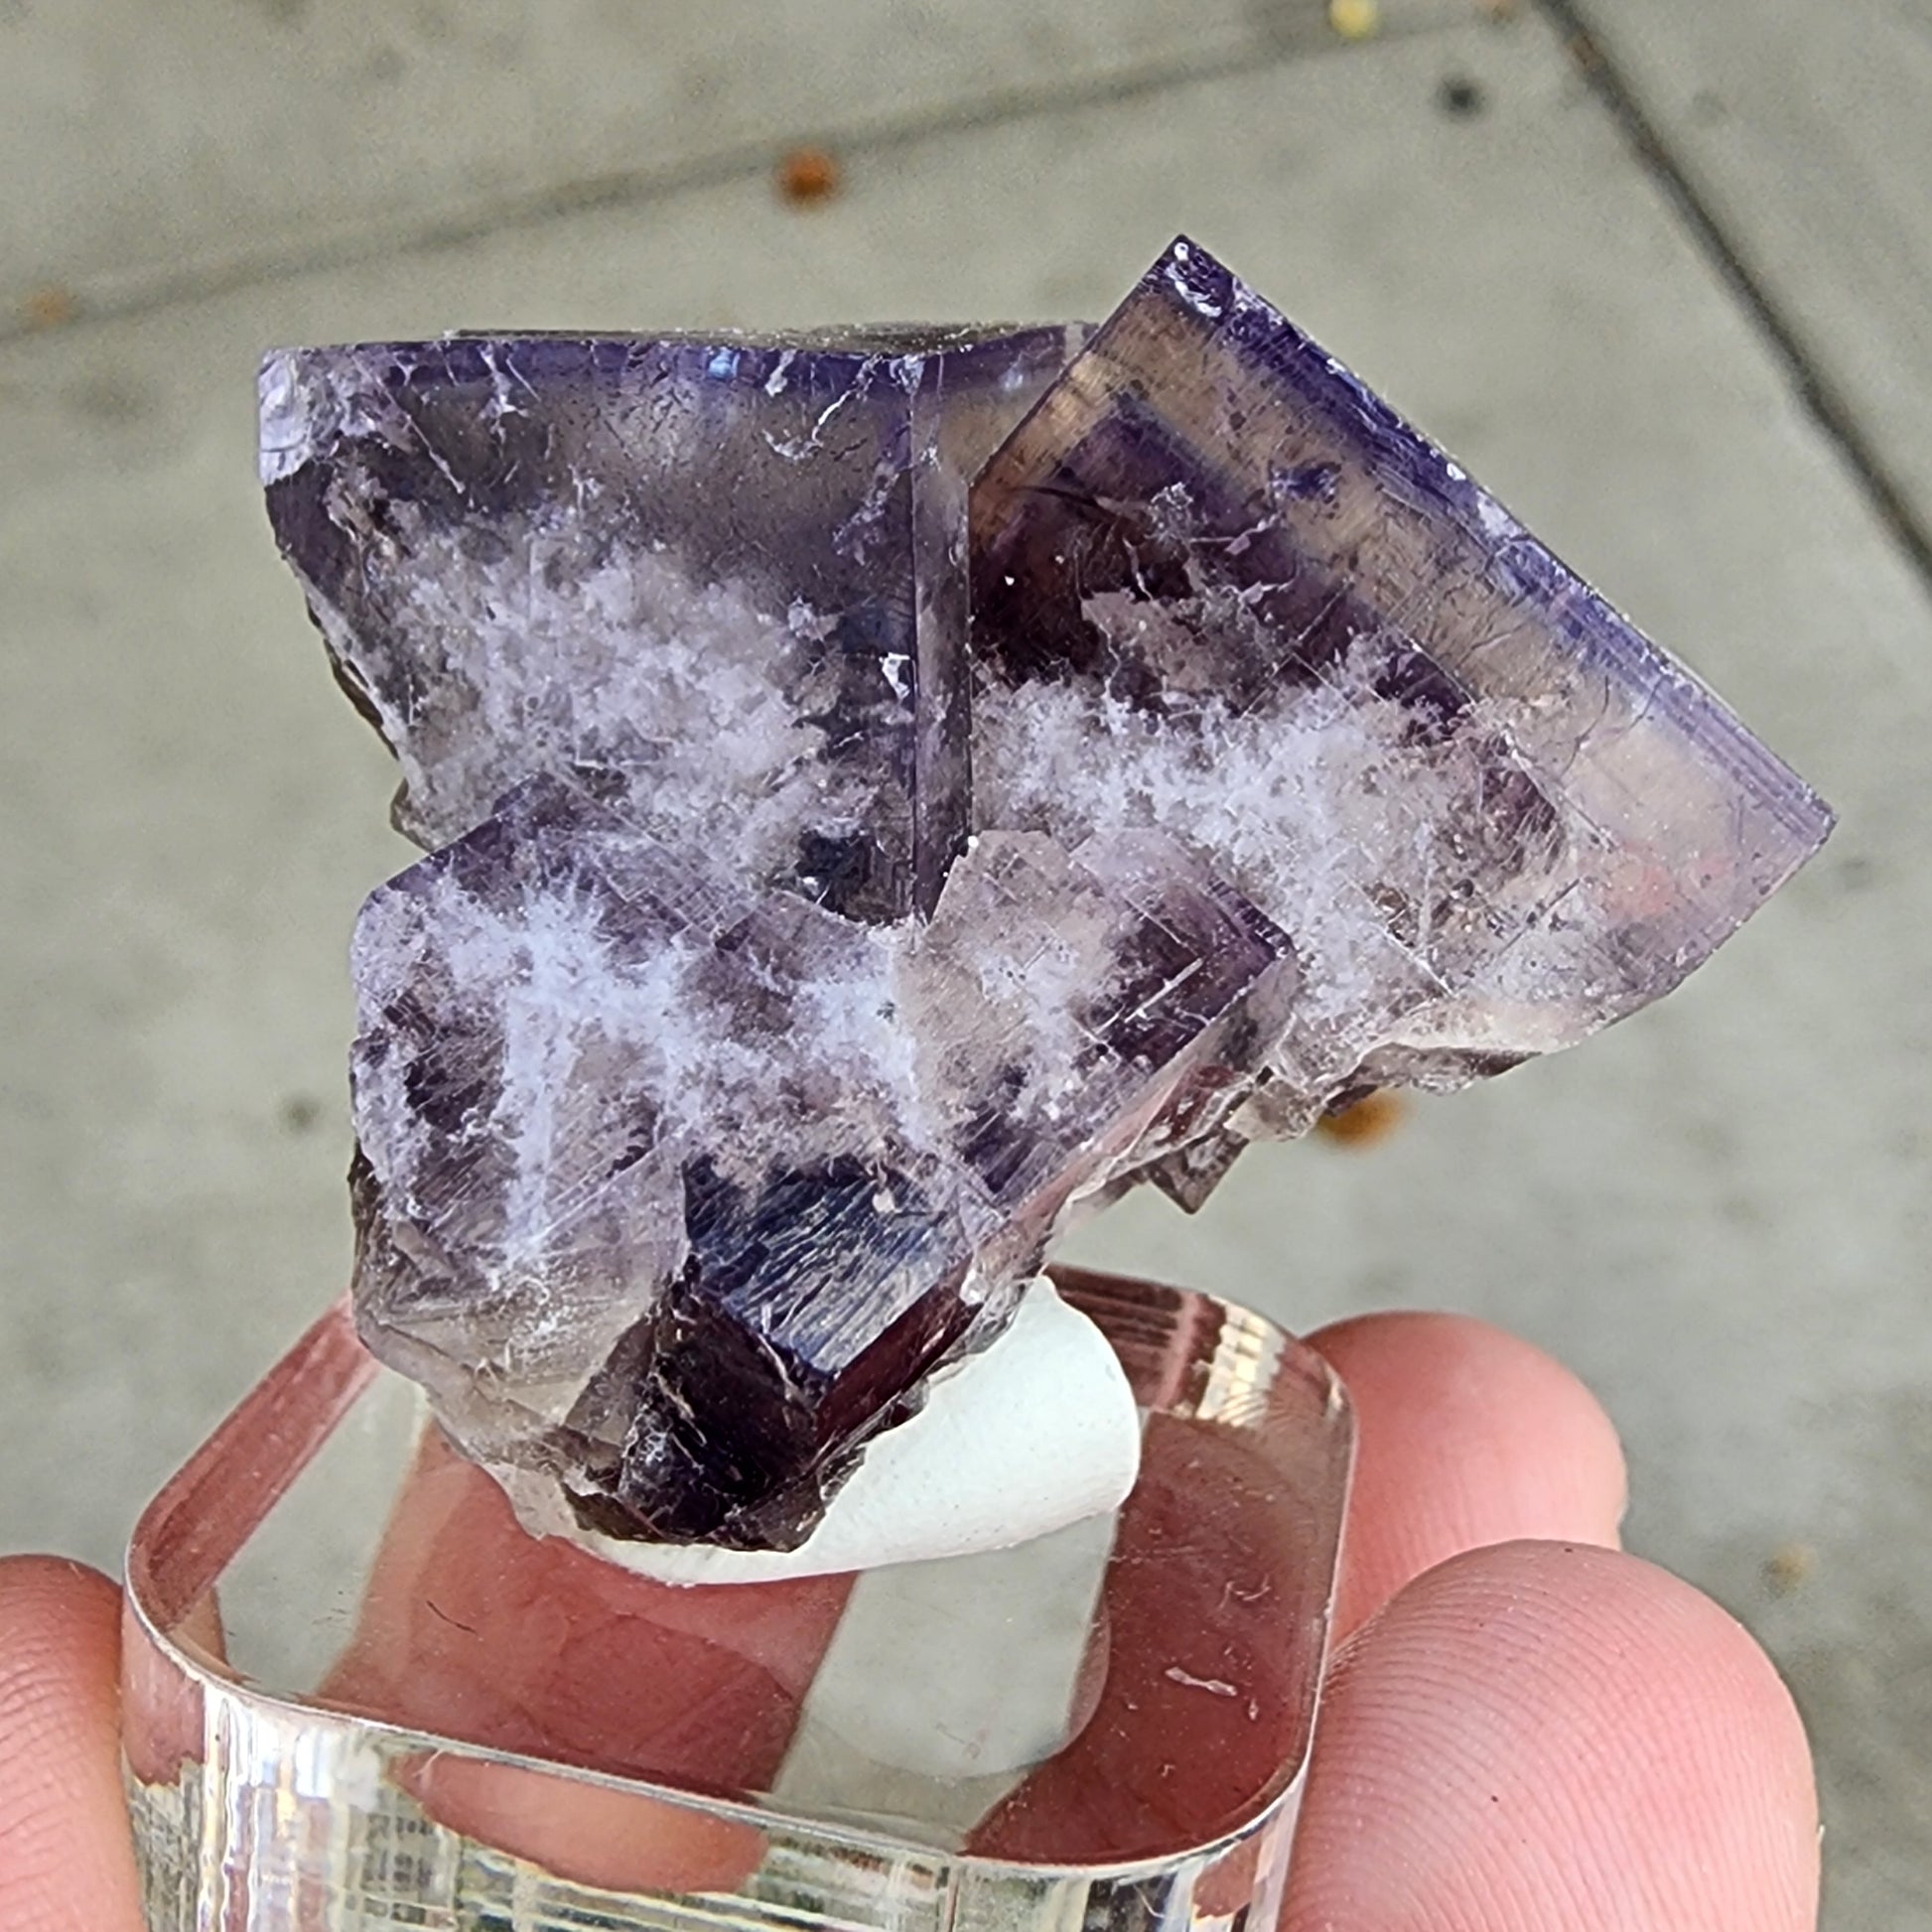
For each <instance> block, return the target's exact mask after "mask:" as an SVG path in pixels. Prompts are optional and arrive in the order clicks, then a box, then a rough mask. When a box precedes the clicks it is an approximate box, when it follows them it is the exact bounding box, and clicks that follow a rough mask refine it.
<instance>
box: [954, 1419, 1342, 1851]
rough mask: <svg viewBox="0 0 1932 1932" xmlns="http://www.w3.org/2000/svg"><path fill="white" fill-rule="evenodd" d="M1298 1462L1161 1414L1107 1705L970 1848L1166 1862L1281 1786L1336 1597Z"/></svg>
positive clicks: (1116, 1615)
mask: <svg viewBox="0 0 1932 1932" xmlns="http://www.w3.org/2000/svg"><path fill="white" fill-rule="evenodd" d="M1297 1473H1303V1472H1297V1471H1288V1472H1285V1471H1284V1470H1283V1468H1282V1467H1281V1465H1280V1463H1279V1462H1277V1461H1276V1460H1275V1459H1274V1458H1273V1456H1272V1455H1271V1453H1270V1449H1269V1446H1268V1445H1267V1443H1266V1442H1265V1440H1261V1439H1259V1438H1258V1437H1257V1436H1254V1435H1250V1434H1248V1433H1246V1432H1243V1431H1240V1430H1234V1429H1227V1428H1223V1427H1221V1426H1220V1425H1218V1424H1215V1423H1204V1422H1199V1421H1194V1420H1191V1419H1183V1418H1181V1417H1176V1416H1163V1415H1156V1416H1154V1417H1152V1418H1150V1420H1149V1423H1148V1428H1147V1435H1146V1438H1145V1442H1144V1445H1143V1449H1142V1456H1141V1473H1140V1479H1139V1480H1138V1481H1137V1482H1136V1484H1135V1486H1134V1492H1133V1494H1132V1495H1131V1496H1129V1497H1128V1499H1127V1501H1126V1503H1125V1504H1124V1505H1123V1507H1122V1510H1121V1515H1120V1523H1119V1527H1118V1529H1117V1531H1116V1534H1115V1538H1114V1548H1113V1556H1112V1560H1111V1562H1110V1563H1109V1564H1108V1567H1107V1576H1106V1582H1105V1584H1104V1586H1103V1588H1102V1593H1101V1610H1100V1619H1099V1624H1100V1630H1101V1633H1102V1635H1103V1638H1104V1642H1105V1645H1106V1651H1105V1656H1104V1660H1103V1661H1104V1671H1105V1676H1104V1681H1103V1682H1102V1683H1101V1684H1100V1686H1099V1695H1098V1701H1097V1703H1096V1704H1095V1706H1094V1708H1093V1710H1092V1714H1091V1716H1089V1717H1087V1719H1086V1722H1085V1724H1084V1725H1083V1727H1082V1728H1081V1729H1080V1731H1079V1734H1078V1735H1077V1736H1075V1737H1074V1738H1072V1739H1071V1741H1070V1742H1069V1743H1068V1744H1067V1745H1066V1746H1065V1748H1063V1749H1062V1750H1060V1751H1059V1752H1058V1753H1057V1754H1056V1755H1054V1756H1053V1757H1052V1758H1050V1759H1048V1760H1047V1761H1046V1762H1045V1763H1043V1764H1042V1765H1040V1767H1039V1768H1038V1769H1037V1770H1036V1771H1035V1772H1034V1774H1033V1775H1032V1776H1031V1777H1029V1778H1028V1779H1026V1781H1025V1782H1024V1783H1022V1784H1021V1785H1020V1786H1019V1787H1018V1788H1017V1789H1016V1790H1015V1791H1014V1792H1012V1793H1011V1794H1010V1795H1009V1796H1008V1797H1007V1798H1006V1799H1004V1800H1003V1801H1002V1802H1001V1803H1000V1804H999V1805H997V1806H996V1807H995V1808H994V1809H993V1811H992V1812H991V1813H990V1814H989V1815H988V1816H987V1817H986V1818H985V1819H984V1820H982V1821H981V1823H980V1824H979V1825H978V1826H977V1827H976V1828H975V1830H974V1832H973V1835H972V1837H971V1839H970V1841H969V1849H970V1850H971V1851H972V1852H973V1853H974V1854H976V1855H977V1856H980V1857H985V1858H997V1859H1005V1860H1029V1861H1033V1862H1035V1863H1042V1864H1054V1863H1078V1862H1080V1861H1082V1860H1085V1861H1091V1862H1094V1863H1100V1862H1103V1861H1104V1862H1107V1863H1134V1862H1136V1861H1139V1860H1145V1859H1155V1858H1162V1857H1169V1856H1172V1855H1173V1854H1174V1853H1176V1852H1179V1851H1182V1850H1185V1849H1187V1848H1191V1847H1194V1846H1199V1845H1203V1844H1206V1843H1209V1842H1211V1841H1212V1840H1214V1839H1216V1838H1220V1837H1223V1836H1225V1835H1228V1834H1230V1833H1232V1832H1234V1831H1235V1830H1237V1829H1238V1828H1239V1827H1240V1826H1242V1825H1244V1824H1246V1823H1247V1822H1248V1821H1249V1820H1250V1819H1252V1818H1253V1817H1254V1816H1255V1815H1256V1814H1257V1813H1258V1812H1259V1811H1261V1810H1262V1809H1264V1808H1265V1807H1266V1806H1267V1804H1268V1803H1269V1802H1270V1801H1271V1800H1272V1799H1273V1798H1275V1797H1276V1796H1278V1795H1279V1794H1280V1791H1281V1789H1282V1787H1283V1784H1284V1782H1285V1778H1286V1769H1287V1767H1290V1766H1292V1765H1294V1764H1295V1763H1296V1762H1298V1761H1299V1755H1300V1751H1301V1749H1302V1740H1303V1739H1304V1738H1305V1737H1306V1736H1307V1731H1308V1725H1309V1724H1310V1722H1311V1716H1312V1703H1313V1691H1314V1685H1315V1680H1316V1676H1317V1671H1318V1666H1319V1651H1318V1648H1316V1644H1315V1638H1314V1634H1313V1633H1315V1632H1318V1630H1319V1628H1320V1611H1321V1607H1322V1604H1323V1602H1324V1600H1325V1597H1326V1587H1325V1580H1324V1577H1323V1571H1322V1563H1321V1557H1320V1549H1321V1545H1322V1542H1323V1540H1324V1539H1323V1537H1322V1534H1321V1523H1320V1518H1319V1513H1318V1512H1316V1511H1310V1510H1306V1509H1300V1508H1295V1507H1292V1506H1287V1505H1286V1504H1285V1494H1286V1493H1287V1492H1288V1491H1289V1490H1290V1489H1291V1487H1292V1482H1293V1478H1294V1476H1295V1475H1296V1474H1297ZM1204 1496H1211V1497H1212V1498H1213V1503H1212V1506H1211V1507H1203V1504H1202V1498H1203V1497H1204Z"/></svg>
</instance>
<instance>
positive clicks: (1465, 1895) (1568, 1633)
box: [1284, 1543, 1818, 1932]
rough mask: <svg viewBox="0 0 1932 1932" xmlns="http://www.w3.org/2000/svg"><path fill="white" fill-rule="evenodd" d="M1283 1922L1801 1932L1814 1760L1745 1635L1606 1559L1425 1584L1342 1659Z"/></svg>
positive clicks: (1811, 1865) (1459, 1563)
mask: <svg viewBox="0 0 1932 1932" xmlns="http://www.w3.org/2000/svg"><path fill="white" fill-rule="evenodd" d="M1296 1864H1297V1870H1296V1878H1295V1884H1294V1889H1293V1897H1292V1903H1291V1907H1290V1910H1289V1912H1288V1914H1287V1916H1286V1918H1285V1920H1284V1927H1285V1932H1313V1928H1315V1927H1323V1926H1328V1925H1357V1924H1361V1925H1369V1924H1372V1925H1374V1926H1376V1927H1377V1928H1378V1932H1450V1928H1459V1927H1463V1926H1467V1925H1472V1924H1483V1925H1487V1924H1496V1925H1516V1924H1523V1925H1532V1924H1533V1925H1536V1926H1538V1927H1540V1928H1546V1929H1547V1932H1601V1928H1607V1927H1610V1926H1621V1925H1658V1926H1664V1925H1668V1926H1681V1927H1686V1928H1689V1927H1697V1928H1700V1932H1806V1929H1807V1928H1810V1927H1812V1926H1814V1925H1815V1922H1816V1913H1817V1899H1818V1818H1817V1800H1816V1793H1815V1786H1814V1781H1813V1774H1812V1769H1811V1759H1810V1752H1809V1749H1808V1747H1807V1745H1806V1741H1805V1735H1804V1728H1803V1725H1802V1724H1801V1722H1800V1720H1799V1718H1798V1714H1797V1710H1796V1707H1795V1706H1794V1705H1793V1703H1792V1700H1791V1697H1790V1694H1789V1692H1788V1691H1787V1690H1786V1689H1785V1687H1784V1685H1783V1684H1782V1682H1781V1681H1780V1680H1779V1678H1778V1676H1777V1673H1776V1671H1775V1670H1774V1669H1773V1667H1772V1665H1771V1663H1770V1660H1769V1659H1768V1658H1767V1657H1766V1656H1765V1654H1764V1653H1763V1651H1762V1650H1761V1649H1759V1648H1758V1646H1757V1644H1756V1643H1755V1642H1754V1641H1753V1640H1752V1639H1751V1637H1750V1635H1749V1634H1748V1632H1746V1631H1745V1630H1744V1629H1743V1628H1742V1626H1741V1625H1739V1624H1738V1623H1737V1622H1736V1621H1735V1620H1734V1619H1732V1618H1731V1617H1730V1616H1728V1615H1727V1614H1726V1613H1725V1611H1724V1610H1722V1609H1721V1608H1720V1607H1719V1606H1718V1605H1717V1604H1716V1603H1714V1602H1712V1601H1711V1600H1710V1599H1709V1598H1708V1597H1706V1596H1703V1595H1701V1594H1700V1593H1699V1592H1698V1591H1696V1590H1694V1589H1692V1588H1691V1587H1689V1586H1688V1585H1686V1584H1684V1583H1681V1582H1680V1581H1678V1580H1677V1579H1676V1578H1674V1577H1671V1576H1669V1575H1667V1574H1666V1573H1665V1572H1663V1571H1660V1570H1657V1569H1655V1568H1653V1567H1652V1566H1650V1565H1648V1564H1645V1563H1641V1562H1639V1561H1637V1560H1636V1559H1635V1558H1631V1557H1626V1556H1622V1555H1620V1554H1618V1553H1616V1552H1612V1551H1606V1550H1601V1549H1594V1548H1590V1547H1587V1546H1584V1545H1579V1544H1551V1543H1519V1544H1513V1545H1509V1546H1506V1547H1502V1548H1494V1549H1486V1550H1480V1551H1474V1552H1470V1553H1468V1554H1465V1555H1463V1556H1461V1557H1458V1558H1455V1559H1453V1560H1451V1561H1450V1562H1449V1563H1446V1564H1443V1565H1441V1566H1440V1567H1438V1568H1437V1569H1435V1570H1432V1571H1431V1572H1429V1573H1428V1574H1427V1575H1426V1576H1424V1577H1422V1578H1420V1579H1418V1580H1417V1581H1415V1582H1414V1583H1412V1584H1411V1585H1410V1586H1409V1587H1407V1588H1405V1589H1404V1590H1403V1591H1402V1592H1401V1593H1400V1594H1399V1595H1398V1596H1396V1597H1395V1598H1394V1599H1393V1601H1392V1602H1390V1603H1389V1604H1388V1605H1387V1607H1386V1608H1385V1609H1384V1610H1383V1611H1382V1612H1381V1613H1380V1614H1379V1615H1377V1616H1376V1617H1375V1618H1374V1620H1373V1621H1371V1622H1370V1623H1368V1624H1367V1625H1365V1626H1364V1627H1363V1629H1362V1630H1361V1631H1360V1632H1359V1633H1358V1634H1357V1635H1356V1637H1355V1638H1354V1639H1353V1640H1352V1641H1351V1642H1350V1643H1349V1644H1348V1645H1347V1646H1346V1648H1345V1649H1344V1651H1343V1653H1342V1655H1341V1656H1340V1658H1339V1659H1338V1660H1337V1664H1336V1668H1335V1670H1334V1673H1333V1675H1332V1678H1331V1680H1330V1685H1329V1691H1328V1704H1327V1708H1326V1712H1325V1716H1324V1720H1323V1728H1322V1732H1321V1738H1320V1742H1319V1744H1318V1746H1317V1755H1316V1760H1315V1764H1314V1767H1313V1771H1312V1774H1311V1781H1310V1788H1309V1792H1308V1799H1307V1803H1306V1806H1305V1809H1304V1813H1303V1819H1302V1829H1301V1834H1300V1836H1299V1838H1298V1841H1297V1847H1296Z"/></svg>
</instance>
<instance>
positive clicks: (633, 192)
mask: <svg viewBox="0 0 1932 1932" xmlns="http://www.w3.org/2000/svg"><path fill="white" fill-rule="evenodd" d="M0 4H4V0H0ZM1461 24H1463V23H1461V22H1459V21H1458V20H1456V19H1455V18H1454V16H1452V15H1449V14H1445V15H1443V16H1441V17H1440V18H1434V19H1430V20H1428V21H1416V22H1406V23H1397V24H1393V25H1391V26H1389V27H1387V28H1386V29H1384V30H1383V31H1382V33H1381V34H1380V35H1378V37H1377V38H1376V39H1375V40H1372V41H1357V42H1350V41H1346V40H1343V39H1342V38H1340V37H1339V36H1338V35H1336V34H1335V33H1333V32H1332V30H1331V29H1330V28H1329V27H1328V26H1327V24H1326V18H1325V13H1324V12H1323V11H1322V10H1320V9H1315V10H1313V11H1311V12H1309V13H1306V14H1304V13H1302V12H1300V11H1299V10H1298V11H1297V13H1296V14H1295V15H1294V16H1292V17H1285V16H1283V15H1281V14H1279V13H1270V14H1267V15H1264V16H1263V17H1262V18H1260V19H1259V20H1258V22H1257V24H1256V28H1255V31H1254V33H1253V35H1252V36H1251V37H1250V38H1247V39H1244V40H1243V41H1242V42H1240V43H1239V44H1238V45H1236V46H1233V47H1227V48H1221V49H1218V50H1216V51H1214V52H1212V53H1210V54H1207V55H1204V56H1196V55H1180V56H1176V57H1173V58H1169V59H1166V60H1160V61H1154V62H1150V63H1149V64H1148V65H1147V66H1145V67H1140V68H1135V69H1131V70H1130V71H1128V72H1124V73H1107V74H1094V75H1087V76H1084V77H1081V78H1076V79H1074V80H1070V81H1067V82H1065V83H1063V84H1059V85H1047V86H1041V87H1026V86H1021V87H1004V88H1000V89H997V90H995V91H993V92H991V93H987V94H981V95H977V96H975V97H973V98H970V99H965V100H960V101H957V102H954V103H952V104H950V105H947V106H941V107H935V108H927V109H923V110H921V111H920V112H918V113H915V114H909V115H906V116H903V117H899V118H894V117H885V118H881V119H876V120H872V121H861V122H856V123H853V124H851V125H849V126H846V127H844V128H837V127H824V126H820V127H812V128H800V129H794V130H792V131H791V132H790V133H788V134H785V135H783V136H776V135H774V136H771V137H768V138H761V139H759V140H758V141H755V142H743V143H739V144H736V145H734V146H732V147H730V148H725V149H721V150H719V151H718V152H717V153H715V154H710V155H703V156H700V157H698V158H696V159H694V160H690V161H679V162H665V163H656V164H648V163H647V164H643V165H640V166H638V167H634V168H621V169H615V170H613V171H612V172H611V173H609V174H604V175H593V176H585V177H582V178H580V179H578V180H575V181H565V182H559V183H555V184H552V185H550V186H548V187H544V188H539V189H532V190H530V191H529V192H527V193H525V194H517V195H510V196H504V197H500V198H497V199H495V200H493V201H490V202H486V203H483V204H479V205H478V206H477V207H473V208H469V209H464V210H459V211H457V212H454V213H451V214H449V215H446V216H443V217H441V218H435V217H431V218H426V219H421V220H418V221H414V222H412V223H410V224H408V225H405V226H396V227H383V226H380V225H372V226H370V227H368V228H366V229H362V230H359V231H357V232H354V233H350V234H345V235H343V236H341V237H340V238H339V239H337V240H333V241H328V242H325V243H323V244H321V245H320V246H312V247H307V248H285V249H276V248H268V249H264V250H261V251H258V252H256V253H254V254H250V255H243V256H238V257H236V258H234V259H233V260H232V261H229V262H226V263H209V264H203V265H199V266H195V267H191V268H189V269H187V270H185V271H184V272H181V273H179V274H174V275H168V274H162V275H158V276H157V277H156V278H155V279H154V280H153V281H152V282H149V283H147V284H146V285H144V286H141V287H137V288H134V289H131V290H129V291H128V292H126V293H124V294H121V295H117V296H110V297H107V298H104V299H98V298H97V299H90V298H89V297H88V296H87V293H86V291H85V289H84V288H80V289H75V290H72V291H63V293H64V294H66V295H67V296H69V299H70V300H71V301H72V303H73V304H74V313H73V314H72V315H71V317H70V318H64V319H63V321H62V322H61V323H60V325H59V332H60V333H61V334H63V335H68V334H70V333H71V332H73V331H74V330H77V329H84V328H86V327H88V326H89V325H91V324H96V323H103V322H117V321H121V320H123V319H125V318H127V317H129V316H137V315H146V314H151V313H153V312H155V311H157V310H162V309H168V308H174V307H181V306H186V305H189V304H192V303H195V302H204V301H207V300H210V299H211V298H214V297H217V296H222V295H227V294H230V293H232V292H233V291H235V290H237V289H242V288H251V287H256V286H259V285H260V284H262V283H266V282H275V281H284V280H291V279H293V278H294V277H297V276H300V275H309V274H315V273H318V272H320V271H322V270H325V269H330V268H345V267H349V266H354V265H360V264H362V263H366V262H372V261H382V260H386V259H391V258H393V257H396V256H399V255H405V254H408V253H410V252H411V251H413V250H416V249H442V248H455V247H461V246H462V245H463V244H465V243H466V242H471V241H480V240H483V239H486V238H487V237H489V236H491V235H497V234H507V233H513V232H515V231H516V230H518V229H521V228H529V227H534V226H536V225H538V224H539V223H542V222H545V221H552V220H567V219H570V218H571V217H573V216H576V215H580V214H589V213H595V212H599V211H601V210H605V209H611V208H620V207H643V206H647V205H648V204H650V203H652V202H656V201H662V200H665V199H667V198H669V197H671V196H673V195H679V194H685V193H688V192H690V191H692V190H694V189H699V188H711V187H717V186H720V185H722V184H724V183H726V182H732V181H740V180H745V179H747V178H752V177H758V176H762V175H765V174H768V173H769V172H770V170H771V169H772V167H773V166H774V165H775V164H776V162H777V161H778V160H779V158H780V157H781V156H783V155H784V154H786V153H789V152H790V151H792V150H793V149H794V148H796V147H798V146H799V145H801V143H804V142H809V143H810V144H811V145H813V146H815V147H821V148H824V149H827V150H828V151H830V152H832V153H835V154H837V155H839V156H840V157H841V158H842V159H850V158H854V157H877V156H881V155H890V154H892V153H895V152H897V151H899V150H902V149H905V148H910V147H916V146H918V145H920V144H921V143H923V142H926V141H930V140H935V139H938V138H940V137H941V136H944V135H948V134H962V133H971V132H974V131H976V130H979V129H982V128H996V127H1004V126H1009V125H1012V124H1014V123H1017V122H1021V121H1027V120H1035V119H1038V118H1040V117H1042V116H1044V115H1049V114H1055V113H1063V112H1079V111H1081V110H1084V109H1087V108H1091V107H1105V106H1110V105H1114V104H1116V103H1119V102H1122V101H1130V100H1140V99H1146V98H1148V97H1150V96H1153V95H1156V94H1160V93H1164V92H1166V91H1168V90H1169V89H1171V88H1176V87H1183V86H1188V85H1192V84H1194V83H1196V82H1200V81H1209V80H1217V79H1222V78H1225V77H1228V76H1230V75H1234V74H1247V73H1255V72H1259V71H1266V70H1269V69H1275V68H1279V67H1286V66H1287V65H1289V64H1290V63H1291V62H1295V61H1303V60H1312V59H1330V58H1356V59H1360V58H1363V57H1364V56H1366V55H1369V54H1371V53H1373V51H1374V50H1375V49H1376V48H1378V47H1383V46H1393V45H1398V44H1403V43H1407V42H1412V41H1416V40H1420V39H1424V38H1428V37H1431V36H1434V35H1439V34H1442V33H1445V32H1447V31H1449V30H1451V29H1452V28H1454V27H1456V26H1459V25H1461ZM50 333H53V331H52V330H51V329H50V328H49V326H48V325H46V324H44V323H41V324H37V323H35V322H34V321H32V320H8V321H0V348H7V347H10V346H12V345H15V344H18V343H20V342H23V341H29V340H32V339H34V338H36V337H40V336H44V335H48V334H50Z"/></svg>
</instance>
